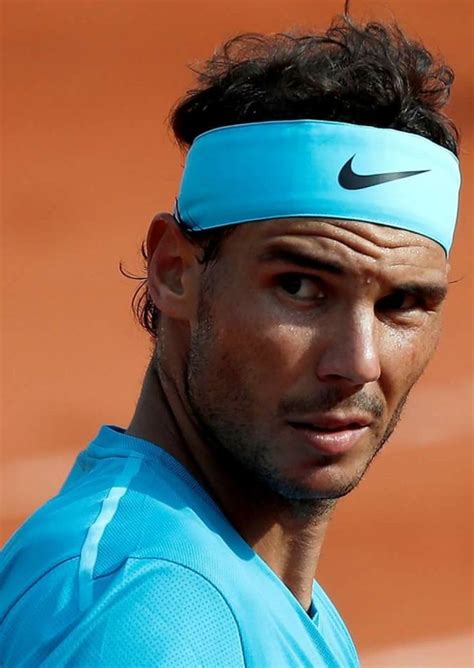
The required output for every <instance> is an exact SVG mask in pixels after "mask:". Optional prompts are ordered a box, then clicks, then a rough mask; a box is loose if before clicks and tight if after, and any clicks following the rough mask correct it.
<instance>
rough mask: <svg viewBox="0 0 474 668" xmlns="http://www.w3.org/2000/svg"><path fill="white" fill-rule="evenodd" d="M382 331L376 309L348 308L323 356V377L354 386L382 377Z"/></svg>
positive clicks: (319, 365)
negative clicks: (380, 347)
mask: <svg viewBox="0 0 474 668" xmlns="http://www.w3.org/2000/svg"><path fill="white" fill-rule="evenodd" d="M378 334H379V332H378V322H377V319H376V317H375V314H374V311H373V309H371V308H369V307H367V308H365V309H363V310H362V309H358V310H353V311H350V310H345V311H344V313H343V314H342V317H340V318H338V320H337V322H336V323H335V326H334V327H333V328H332V329H331V336H330V337H328V338H327V339H326V345H325V347H324V349H323V350H322V351H321V354H320V356H319V359H318V363H317V376H318V378H319V380H320V381H322V382H325V383H344V384H350V385H354V386H360V385H365V384H366V383H371V382H374V381H376V380H378V378H379V377H380V371H381V369H380V355H379V352H380V351H379V340H378V339H379V336H378Z"/></svg>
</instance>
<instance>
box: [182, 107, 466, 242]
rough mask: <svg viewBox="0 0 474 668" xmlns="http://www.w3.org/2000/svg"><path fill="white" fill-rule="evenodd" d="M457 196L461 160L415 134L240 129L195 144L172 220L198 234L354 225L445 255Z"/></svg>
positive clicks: (304, 124) (300, 125) (298, 126)
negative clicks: (260, 224) (266, 225)
mask: <svg viewBox="0 0 474 668" xmlns="http://www.w3.org/2000/svg"><path fill="white" fill-rule="evenodd" d="M459 187H460V173H459V162H458V160H457V158H456V157H455V156H454V155H453V154H452V153H451V151H449V150H447V149H445V148H442V147H441V146H438V144H435V143H433V142H432V141H430V140H428V139H425V138H424V137H420V136H419V135H416V134H411V133H408V132H401V131H399V130H392V129H386V128H375V127H367V126H363V125H354V124H352V123H337V122H333V121H314V120H295V121H268V122H263V123H246V124H242V125H231V126H226V127H221V128H216V129H214V130H210V131H208V132H204V133H203V134H201V135H199V136H198V137H197V138H196V139H195V141H194V142H193V144H192V146H191V148H190V150H189V153H188V156H187V159H186V165H185V169H184V173H183V177H182V181H181V187H180V192H179V196H178V198H177V201H176V210H175V213H176V215H177V216H178V217H179V218H180V220H181V221H183V222H184V223H186V224H187V225H188V226H189V227H190V228H191V229H195V230H206V229H210V228H214V227H221V226H223V225H233V224H236V223H245V222H250V221H256V220H268V219H273V218H290V217H291V218H299V217H319V218H340V219H345V220H360V221H364V222H369V223H378V224H380V225H388V226H391V227H397V228H400V229H403V230H409V231H410V232H415V233H417V234H422V235H424V236H426V237H429V238H430V239H434V240H435V241H437V242H438V243H439V244H441V246H443V248H444V249H445V251H446V253H448V251H449V249H450V246H451V241H452V238H453V234H454V227H455V224H456V215H457V207H458V193H459Z"/></svg>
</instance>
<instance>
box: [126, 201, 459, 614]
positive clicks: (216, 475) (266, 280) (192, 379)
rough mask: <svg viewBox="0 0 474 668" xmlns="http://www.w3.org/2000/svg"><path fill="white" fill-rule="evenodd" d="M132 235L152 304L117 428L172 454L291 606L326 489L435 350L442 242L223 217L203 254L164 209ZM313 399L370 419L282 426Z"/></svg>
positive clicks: (378, 437)
mask: <svg viewBox="0 0 474 668" xmlns="http://www.w3.org/2000/svg"><path fill="white" fill-rule="evenodd" d="M147 247H148V257H149V277H148V286H149V291H150V294H151V297H152V299H153V301H154V303H155V305H156V306H157V307H158V309H159V310H160V311H161V317H160V326H159V331H158V340H157V348H156V353H155V354H154V356H153V358H152V360H151V362H150V366H149V368H148V371H147V374H146V377H145V381H144V384H143V389H142V393H141V396H140V398H139V401H138V405H137V409H136V412H135V415H134V417H133V419H132V421H131V423H130V426H129V428H128V433H130V434H132V435H134V436H138V437H140V438H144V439H146V440H149V441H151V442H153V443H156V444H159V445H160V446H161V447H162V448H164V449H165V450H167V451H168V452H169V453H170V454H171V455H173V456H174V457H176V458H177V459H178V460H179V461H181V462H182V463H183V465H184V466H186V467H187V468H188V470H189V471H190V472H191V473H192V474H193V475H194V476H195V478H196V479H197V480H198V481H199V482H200V483H201V484H202V485H203V486H204V487H205V489H207V491H208V492H209V494H211V496H212V497H213V498H214V499H215V500H216V502H217V503H218V505H219V506H220V507H221V508H222V510H223V512H224V513H225V514H226V516H227V517H228V519H229V521H230V522H231V523H232V524H233V525H234V526H235V528H236V529H237V530H238V531H239V533H240V534H241V535H242V537H243V538H244V540H246V541H247V543H248V544H249V545H250V546H252V547H253V549H254V550H255V551H256V552H257V553H258V554H259V555H260V557H261V558H262V559H264V560H265V561H266V562H267V564H268V565H269V566H270V568H272V569H273V570H274V572H275V573H276V574H277V575H278V576H279V577H280V578H281V580H282V581H283V582H284V583H285V585H286V586H287V587H288V588H289V589H290V590H291V591H292V593H293V594H294V596H295V597H296V599H297V600H298V601H299V602H300V604H301V605H302V606H303V607H304V609H305V610H307V609H308V608H309V606H310V603H311V587H312V581H313V577H314V573H315V571H316V567H317V562H318V558H319V554H320V550H321V546H322V543H323V540H324V535H325V531H326V528H327V524H328V521H329V518H330V515H331V512H332V510H333V508H334V506H335V503H336V501H337V499H338V498H340V497H341V496H344V495H345V494H347V493H348V492H349V491H351V490H352V489H353V488H354V487H355V486H356V485H357V484H358V482H359V481H360V479H361V478H362V476H363V475H364V473H365V472H366V470H367V468H368V466H369V464H370V462H371V461H372V460H373V458H374V457H375V455H376V454H377V453H378V452H379V451H380V449H381V448H382V446H383V444H384V443H385V441H386V440H387V438H388V437H389V435H390V433H391V432H392V430H393V429H394V427H395V425H396V423H397V420H398V418H399V415H400V412H401V410H402V407H403V404H404V402H405V400H406V398H407V396H408V394H409V392H410V390H411V388H412V387H413V385H414V384H415V382H416V381H417V380H418V378H419V377H420V376H421V374H422V373H423V370H424V369H425V367H426V365H427V363H428V362H429V360H430V358H431V357H432V355H433V353H434V350H435V348H436V344H437V341H438V337H439V331H440V316H441V306H442V302H443V299H444V297H445V294H446V289H447V272H448V265H447V262H446V257H445V253H444V251H443V249H442V248H441V246H439V245H438V244H437V243H436V242H434V241H432V240H430V239H427V238H425V237H423V236H421V235H417V234H413V233H411V232H407V231H404V230H399V229H392V228H388V227H383V226H380V225H373V224H367V223H360V222H355V221H339V220H331V221H329V220H327V221H324V220H317V219H310V218H305V219H303V218H300V219H296V218H295V219H282V220H270V221H264V222H259V223H251V224H242V225H239V226H238V227H237V228H236V230H235V231H234V232H233V233H232V234H231V235H230V236H229V237H228V238H226V239H225V240H224V242H223V245H222V247H221V250H220V253H219V257H218V259H217V261H216V262H215V263H213V264H211V265H209V266H208V267H207V268H205V267H204V265H202V264H200V263H199V261H198V259H199V256H200V253H201V251H200V250H199V248H198V247H196V246H195V245H194V244H192V243H191V242H190V241H189V240H187V239H186V238H185V237H183V235H182V234H181V232H180V230H179V228H178V227H177V226H176V224H175V222H174V219H173V218H172V217H171V216H170V215H169V214H159V215H158V216H156V217H155V219H154V221H153V223H152V225H151V227H150V231H149V234H148V239H147ZM290 251H291V253H293V255H292V256H289V254H288V253H289V252H290ZM283 252H284V253H285V256H284V257H283V256H282V253H283ZM295 253H296V254H297V256H298V257H296V256H295V255H294V254H295ZM277 255H278V257H277ZM301 255H304V256H305V257H306V258H308V257H310V258H313V259H314V258H317V260H318V262H319V265H317V266H314V265H313V264H311V266H309V264H308V261H303V260H301V259H300V258H301ZM321 263H325V264H323V265H321ZM303 265H304V266H303ZM322 413H324V414H329V413H330V414H331V415H334V414H337V415H338V416H339V417H341V416H342V417H343V416H345V415H349V414H354V413H357V414H363V415H364V416H365V417H366V418H367V419H369V421H370V424H369V425H368V426H367V427H366V428H365V429H364V430H363V432H362V433H361V435H360V436H359V438H358V440H357V441H356V442H355V444H354V445H353V446H352V447H351V448H350V449H349V450H348V451H346V452H344V453H342V454H341V453H340V454H333V455H329V454H327V453H322V452H321V451H319V450H318V449H315V448H314V447H312V446H311V445H310V444H309V443H308V441H307V440H306V439H305V438H304V436H303V435H302V433H301V430H299V429H296V428H295V427H294V426H292V425H294V422H295V421H296V422H298V421H304V419H305V418H306V417H307V416H308V415H314V414H318V415H319V414H322ZM290 423H291V424H290Z"/></svg>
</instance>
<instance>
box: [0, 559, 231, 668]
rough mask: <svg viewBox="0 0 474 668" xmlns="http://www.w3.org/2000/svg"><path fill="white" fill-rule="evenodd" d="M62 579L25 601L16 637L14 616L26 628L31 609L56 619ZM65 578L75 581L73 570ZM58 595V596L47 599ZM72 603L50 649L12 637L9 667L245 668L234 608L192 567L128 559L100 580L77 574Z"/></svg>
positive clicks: (66, 604)
mask: <svg viewBox="0 0 474 668" xmlns="http://www.w3.org/2000/svg"><path fill="white" fill-rule="evenodd" d="M76 565H78V564H76ZM55 570H56V569H55ZM58 577H59V578H60V576H59V573H58V572H56V573H55V572H54V571H52V572H50V573H49V574H47V575H45V577H44V578H43V579H42V582H38V583H37V587H35V588H33V589H32V590H30V592H29V593H28V594H27V596H26V597H24V599H23V600H22V602H21V604H20V605H19V607H18V609H16V610H15V611H14V614H13V615H12V619H11V620H10V622H9V624H8V626H9V627H11V628H12V629H13V631H14V628H15V618H16V619H17V621H18V620H19V619H23V623H24V619H25V617H26V616H27V609H28V607H29V606H31V605H32V604H33V605H34V607H35V608H36V613H37V615H39V617H40V618H49V617H51V615H52V614H53V612H54V608H55V606H56V607H57V594H58V592H60V591H61V583H60V582H59V581H58ZM64 577H65V580H66V581H67V580H69V578H70V572H69V573H66V572H65V573H64ZM49 580H54V582H51V581H50V582H49V583H48V581H49ZM51 585H53V586H52V587H51ZM52 590H54V596H51V595H49V594H48V592H51V591H52ZM67 598H68V601H65V600H63V601H62V609H61V611H58V610H56V611H55V612H54V615H55V619H54V622H55V630H54V631H53V633H52V634H51V635H52V637H51V638H50V642H49V643H48V646H47V647H46V646H44V645H42V644H41V642H39V643H38V642H32V641H31V638H29V637H25V634H21V637H20V634H18V638H17V639H16V640H15V638H14V636H13V635H12V636H11V640H15V643H14V644H15V645H16V646H15V647H14V648H12V649H13V650H14V653H13V654H12V661H11V662H10V663H8V662H7V663H5V665H12V666H13V665H15V661H14V659H15V657H21V656H23V657H30V662H29V663H27V665H39V664H41V665H45V666H61V665H66V664H67V665H69V663H74V664H78V665H94V666H110V665H134V666H140V665H143V666H145V665H146V666H148V665H160V666H167V667H170V668H172V667H174V666H176V667H178V666H209V668H214V667H215V668H217V667H218V666H223V665H232V666H235V667H236V668H238V667H239V666H244V659H243V649H242V642H241V637H240V631H239V626H238V624H237V621H236V619H235V616H234V613H233V611H232V609H231V607H230V605H229V604H228V602H227V600H226V599H225V597H224V596H223V594H222V593H221V591H219V589H218V588H217V587H216V586H215V584H214V583H213V582H211V581H210V580H209V579H207V578H206V577H204V576H203V575H202V574H200V573H198V572H196V571H194V570H193V569H191V568H189V567H188V566H186V565H183V564H180V563H176V562H172V561H168V560H166V559H159V558H153V559H148V558H146V559H137V558H129V559H127V560H126V562H125V563H124V564H122V566H121V568H119V569H118V570H117V571H115V572H113V573H109V574H108V575H106V576H104V577H101V578H94V579H88V578H81V573H79V575H78V588H77V589H76V588H74V591H71V590H69V592H68V594H67ZM51 630H52V629H51ZM37 640H39V639H37ZM33 641H34V639H33ZM51 641H52V642H51ZM43 662H45V663H43Z"/></svg>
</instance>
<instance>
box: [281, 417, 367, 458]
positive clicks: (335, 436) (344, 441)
mask: <svg viewBox="0 0 474 668" xmlns="http://www.w3.org/2000/svg"><path fill="white" fill-rule="evenodd" d="M288 424H289V425H290V427H291V429H292V430H294V432H295V433H296V434H298V435H299V437H300V438H302V439H303V440H304V441H305V442H306V443H307V444H308V445H309V446H310V447H312V448H314V449H315V450H317V451H318V452H319V453H320V454H325V455H340V454H343V453H345V452H348V451H349V450H351V449H352V448H353V447H354V446H355V445H356V443H357V442H358V441H359V440H360V439H361V438H362V437H363V436H365V435H366V434H367V433H368V431H369V428H370V422H369V420H367V419H365V418H355V419H334V418H326V419H323V418H320V419H318V420H317V421H308V422H306V421H305V422H303V421H290V422H288Z"/></svg>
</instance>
